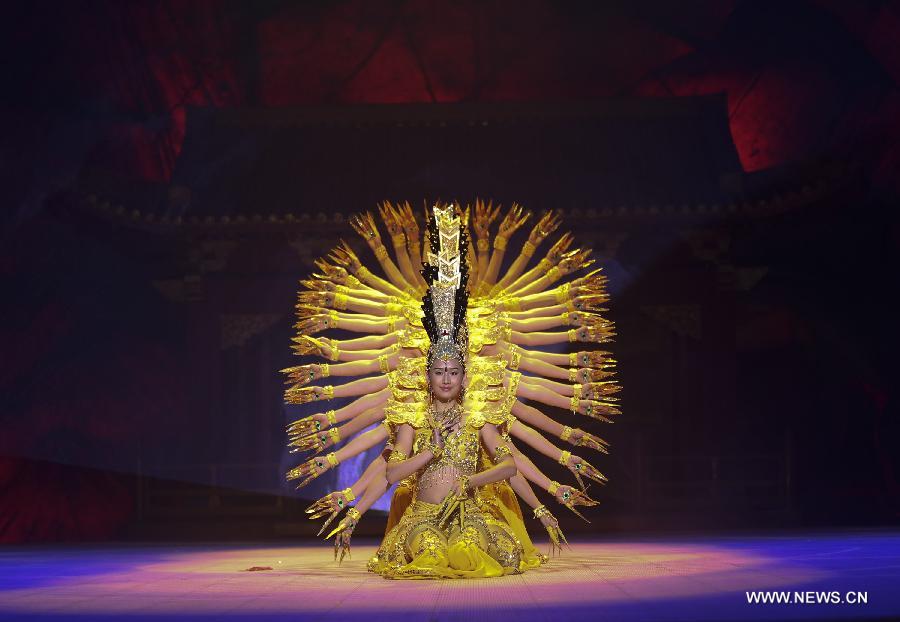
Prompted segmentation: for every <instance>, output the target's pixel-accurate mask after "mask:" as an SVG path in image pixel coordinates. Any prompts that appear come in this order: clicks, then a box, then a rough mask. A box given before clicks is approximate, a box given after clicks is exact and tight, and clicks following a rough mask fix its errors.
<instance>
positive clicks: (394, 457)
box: [388, 449, 408, 462]
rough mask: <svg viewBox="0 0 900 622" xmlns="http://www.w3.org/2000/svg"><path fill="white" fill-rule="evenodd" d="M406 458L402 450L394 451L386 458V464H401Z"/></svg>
mask: <svg viewBox="0 0 900 622" xmlns="http://www.w3.org/2000/svg"><path fill="white" fill-rule="evenodd" d="M407 457H408V456H407V455H406V452H405V451H403V450H402V449H395V450H393V451H392V452H391V455H390V456H388V462H403V461H404V460H406V458H407Z"/></svg>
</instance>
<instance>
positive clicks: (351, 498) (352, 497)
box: [338, 488, 356, 505]
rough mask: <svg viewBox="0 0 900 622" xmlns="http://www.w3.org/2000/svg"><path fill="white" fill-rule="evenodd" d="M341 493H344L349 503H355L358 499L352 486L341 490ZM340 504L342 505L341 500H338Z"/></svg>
mask: <svg viewBox="0 0 900 622" xmlns="http://www.w3.org/2000/svg"><path fill="white" fill-rule="evenodd" d="M341 494H342V495H344V498H345V499H346V500H347V503H353V502H354V501H355V500H356V495H354V494H353V489H352V488H344V489H343V490H342V491H341ZM338 505H340V501H338Z"/></svg>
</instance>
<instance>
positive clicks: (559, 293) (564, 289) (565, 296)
mask: <svg viewBox="0 0 900 622" xmlns="http://www.w3.org/2000/svg"><path fill="white" fill-rule="evenodd" d="M553 270H556V271H557V272H558V271H559V268H553ZM557 278H559V277H557ZM570 286H571V283H565V284H563V285H560V286H559V287H557V288H556V302H558V303H559V304H561V305H562V304H565V303H567V302H569V287H570Z"/></svg>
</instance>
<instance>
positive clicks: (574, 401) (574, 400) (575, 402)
mask: <svg viewBox="0 0 900 622" xmlns="http://www.w3.org/2000/svg"><path fill="white" fill-rule="evenodd" d="M569 409H570V410H571V411H572V412H573V413H577V412H578V398H577V397H575V396H574V395H573V396H572V400H571V401H570V402H569Z"/></svg>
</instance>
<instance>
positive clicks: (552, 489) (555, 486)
mask: <svg viewBox="0 0 900 622" xmlns="http://www.w3.org/2000/svg"><path fill="white" fill-rule="evenodd" d="M557 490H559V482H556V481H553V482H550V486H548V487H547V492H549V493H550V494H551V495H553V496H554V497H555V496H556V491H557Z"/></svg>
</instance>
